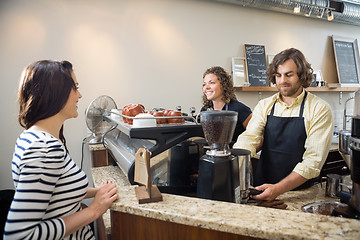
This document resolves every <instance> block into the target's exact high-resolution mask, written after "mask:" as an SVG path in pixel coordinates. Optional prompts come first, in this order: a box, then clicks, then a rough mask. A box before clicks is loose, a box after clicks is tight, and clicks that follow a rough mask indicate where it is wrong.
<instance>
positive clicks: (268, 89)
mask: <svg viewBox="0 0 360 240" xmlns="http://www.w3.org/2000/svg"><path fill="white" fill-rule="evenodd" d="M235 90H236V91H240V92H277V91H278V89H277V88H276V87H235ZM306 90H307V91H309V92H356V91H357V90H359V88H357V87H337V88H328V87H308V88H306Z"/></svg>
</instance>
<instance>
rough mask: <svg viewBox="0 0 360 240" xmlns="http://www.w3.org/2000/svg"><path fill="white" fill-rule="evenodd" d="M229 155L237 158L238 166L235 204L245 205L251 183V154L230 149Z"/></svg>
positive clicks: (243, 150)
mask: <svg viewBox="0 0 360 240" xmlns="http://www.w3.org/2000/svg"><path fill="white" fill-rule="evenodd" d="M231 154H233V155H234V156H236V157H237V159H238V164H239V186H237V187H236V189H235V202H236V203H247V201H248V200H249V197H250V186H251V183H252V177H253V176H252V164H251V159H250V154H251V152H250V151H248V150H245V149H231Z"/></svg>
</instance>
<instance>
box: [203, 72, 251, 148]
mask: <svg viewBox="0 0 360 240" xmlns="http://www.w3.org/2000/svg"><path fill="white" fill-rule="evenodd" d="M203 93H204V94H203V98H202V99H203V105H204V106H203V107H202V108H201V111H206V110H229V111H235V112H237V113H238V120H237V124H236V128H235V132H234V135H233V138H232V143H231V144H230V147H231V146H232V145H233V144H234V143H235V142H236V140H237V138H238V136H239V135H240V134H241V133H242V132H244V131H245V129H246V126H247V124H248V122H249V120H250V118H251V116H252V112H251V109H250V108H249V107H248V106H246V105H245V104H243V103H241V102H239V101H237V99H236V96H235V93H234V87H233V82H232V79H231V76H230V75H229V74H228V73H227V72H226V71H225V70H224V69H223V68H222V67H219V66H215V67H211V68H209V69H207V70H206V71H205V73H204V74H203Z"/></svg>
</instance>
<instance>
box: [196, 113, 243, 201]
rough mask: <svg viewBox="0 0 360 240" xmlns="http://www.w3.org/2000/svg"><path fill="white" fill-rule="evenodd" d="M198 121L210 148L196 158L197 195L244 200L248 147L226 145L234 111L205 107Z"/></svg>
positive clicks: (232, 125) (233, 127)
mask: <svg viewBox="0 0 360 240" xmlns="http://www.w3.org/2000/svg"><path fill="white" fill-rule="evenodd" d="M200 122H201V125H202V129H203V132H204V135H205V139H206V141H207V142H208V145H209V148H210V149H209V150H207V151H206V155H204V156H202V157H201V158H200V160H199V175H198V180H197V197H199V198H204V199H211V200H218V201H226V202H238V203H246V201H247V199H248V197H249V186H250V172H249V170H250V168H248V166H249V165H250V151H247V150H244V149H241V150H240V149H239V150H237V151H234V150H233V151H231V150H230V148H229V143H230V141H231V139H232V136H233V134H234V130H235V126H236V122H237V112H234V111H222V110H221V111H216V110H213V111H204V112H201V113H200ZM232 152H233V153H234V154H232Z"/></svg>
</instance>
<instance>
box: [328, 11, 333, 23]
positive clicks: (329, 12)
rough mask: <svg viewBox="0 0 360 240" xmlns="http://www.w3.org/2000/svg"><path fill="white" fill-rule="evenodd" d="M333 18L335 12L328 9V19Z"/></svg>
mask: <svg viewBox="0 0 360 240" xmlns="http://www.w3.org/2000/svg"><path fill="white" fill-rule="evenodd" d="M333 19H334V14H333V13H332V11H331V10H328V14H327V20H328V21H332V20H333Z"/></svg>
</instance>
